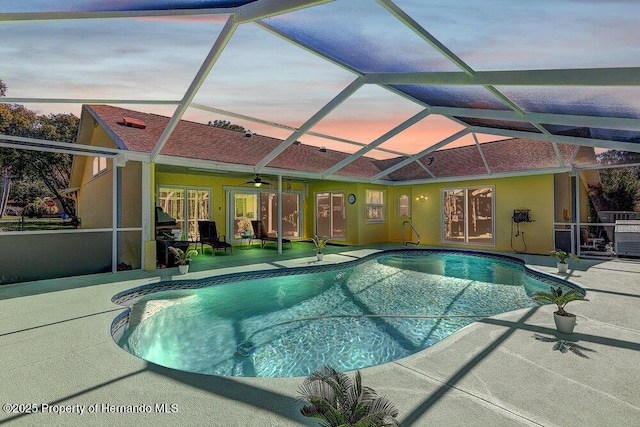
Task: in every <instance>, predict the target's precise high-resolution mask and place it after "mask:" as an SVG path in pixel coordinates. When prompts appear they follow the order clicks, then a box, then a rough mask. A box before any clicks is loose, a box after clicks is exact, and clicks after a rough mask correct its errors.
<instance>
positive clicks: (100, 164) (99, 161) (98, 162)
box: [91, 156, 107, 177]
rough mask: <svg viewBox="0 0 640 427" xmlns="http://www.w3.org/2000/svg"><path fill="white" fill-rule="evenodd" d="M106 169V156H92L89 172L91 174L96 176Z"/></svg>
mask: <svg viewBox="0 0 640 427" xmlns="http://www.w3.org/2000/svg"><path fill="white" fill-rule="evenodd" d="M106 170H107V158H106V157H100V156H96V157H94V158H93V161H92V166H91V173H92V175H91V176H92V177H96V176H98V175H100V174H102V173H104V172H105V171H106Z"/></svg>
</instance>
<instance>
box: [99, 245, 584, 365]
mask: <svg viewBox="0 0 640 427" xmlns="http://www.w3.org/2000/svg"><path fill="white" fill-rule="evenodd" d="M403 253H413V254H415V253H422V254H424V253H434V254H442V253H445V254H461V255H467V256H476V257H482V258H491V259H497V260H500V261H504V262H510V263H513V264H518V265H520V266H521V267H522V268H523V270H524V272H525V274H527V275H528V276H530V277H532V278H535V279H537V280H540V281H542V282H545V283H548V284H549V285H550V286H551V285H558V284H562V285H564V286H567V287H571V288H577V289H579V290H581V291H582V292H583V293H584V294H585V295H586V290H585V289H584V288H583V287H582V286H580V285H579V284H577V283H574V282H573V281H569V280H566V279H563V278H560V277H557V276H554V275H552V274H549V273H547V272H544V271H542V270H539V269H537V268H534V267H531V266H529V265H527V263H526V262H525V261H524V260H523V259H521V258H517V257H514V256H509V255H504V254H496V253H491V252H482V251H473V250H464V249H462V250H461V249H427V248H424V249H422V248H412V249H404V248H402V249H385V250H380V251H378V252H374V253H371V254H368V255H364V256H362V257H360V258H357V259H354V260H352V261H345V262H340V263H333V264H323V265H309V266H300V267H283V268H278V269H275V270H272V269H269V270H258V271H251V272H235V273H226V274H220V275H212V276H208V277H205V278H199V279H187V280H175V279H173V280H163V281H160V282H152V283H148V284H145V285H141V286H136V287H133V288H130V289H127V290H124V291H121V292H118V293H117V294H115V295H114V296H113V297H112V298H111V301H112V302H113V303H114V304H117V305H120V306H124V308H125V309H124V310H123V311H122V312H121V313H119V314H118V315H117V316H116V317H115V318H114V320H113V321H112V323H111V328H110V331H111V336H112V338H113V340H114V342H115V343H116V344H117V343H118V341H119V339H120V338H121V337H122V335H123V334H124V329H125V327H126V326H127V325H128V323H129V315H130V313H131V307H130V305H131V304H132V303H133V302H135V301H137V300H138V299H140V298H142V297H144V296H146V295H151V294H154V293H157V292H164V291H171V290H186V289H200V288H204V287H208V286H215V285H218V284H223V283H229V282H234V281H237V280H239V279H245V280H246V279H258V278H268V277H281V276H292V275H297V274H311V273H318V272H325V271H333V270H341V269H344V268H349V267H353V266H356V265H359V264H361V263H364V262H366V261H369V260H371V259H375V258H378V257H380V256H384V255H389V254H403ZM516 311H518V310H516ZM501 314H504V313H501ZM490 317H495V316H490ZM474 323H476V322H474ZM472 324H473V323H472ZM467 326H469V325H467ZM467 326H465V327H464V328H466V327H467ZM464 328H462V329H464ZM462 329H460V330H458V331H456V332H454V333H453V334H452V335H454V334H456V333H457V332H460V331H461V330H462ZM119 347H120V346H119ZM424 350H426V349H424ZM424 350H421V351H420V352H422V351H424ZM420 352H418V353H420ZM149 363H152V362H149ZM388 363H392V362H388Z"/></svg>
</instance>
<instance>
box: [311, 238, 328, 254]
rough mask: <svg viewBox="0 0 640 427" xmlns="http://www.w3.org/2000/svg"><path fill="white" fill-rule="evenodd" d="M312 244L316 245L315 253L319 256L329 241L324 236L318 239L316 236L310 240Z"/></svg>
mask: <svg viewBox="0 0 640 427" xmlns="http://www.w3.org/2000/svg"><path fill="white" fill-rule="evenodd" d="M311 240H312V241H313V244H314V245H316V253H319V254H321V253H322V251H323V250H324V247H325V246H326V245H327V242H328V241H329V239H327V237H326V236H324V237H320V236H318V235H317V234H316V235H315V236H313V237H312V238H311Z"/></svg>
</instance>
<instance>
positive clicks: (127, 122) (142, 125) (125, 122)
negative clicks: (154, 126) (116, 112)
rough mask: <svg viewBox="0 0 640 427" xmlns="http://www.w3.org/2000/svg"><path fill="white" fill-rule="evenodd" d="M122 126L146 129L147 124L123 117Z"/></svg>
mask: <svg viewBox="0 0 640 427" xmlns="http://www.w3.org/2000/svg"><path fill="white" fill-rule="evenodd" d="M122 124H123V125H125V126H127V127H130V128H138V129H145V128H146V127H147V125H146V123H145V122H143V121H142V120H138V119H134V118H133V117H123V118H122Z"/></svg>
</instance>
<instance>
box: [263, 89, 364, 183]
mask: <svg viewBox="0 0 640 427" xmlns="http://www.w3.org/2000/svg"><path fill="white" fill-rule="evenodd" d="M363 84H364V79H363V78H362V77H358V78H357V79H355V80H354V81H352V82H351V83H350V84H349V85H348V86H347V87H346V88H344V89H343V90H342V92H340V93H339V94H338V95H336V96H335V97H334V98H333V99H332V100H331V101H329V102H328V103H327V104H326V105H325V106H324V107H322V108H321V109H320V110H319V111H318V112H317V113H316V114H314V115H313V116H312V117H311V118H310V119H309V120H307V121H306V122H305V123H304V124H303V125H302V126H300V128H299V129H298V130H297V131H295V132H294V133H292V134H291V135H289V137H288V138H287V139H285V140H284V141H283V142H282V143H281V144H280V145H278V147H276V148H275V149H274V150H273V151H271V153H269V154H267V155H266V156H265V157H264V158H263V159H262V160H260V161H259V162H258V163H257V164H256V172H259V171H260V170H261V169H262V168H264V167H265V166H266V165H267V164H268V163H269V162H270V161H272V160H273V159H275V158H276V157H277V156H278V155H279V154H280V153H282V152H283V151H284V150H286V148H287V147H288V146H289V145H291V144H293V143H294V142H295V141H296V140H297V139H298V138H299V137H300V136H301V135H303V134H304V133H305V132H306V131H308V130H309V129H311V128H312V127H313V126H315V125H316V124H317V123H318V122H319V121H320V120H322V119H323V118H324V117H326V116H327V115H328V114H329V113H331V111H333V110H334V109H335V108H337V107H338V106H339V105H340V104H342V103H343V102H344V101H345V100H346V99H347V98H349V97H350V96H351V95H352V94H354V93H355V92H356V91H357V90H358V89H360V88H361V87H362V85H363Z"/></svg>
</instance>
